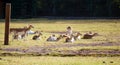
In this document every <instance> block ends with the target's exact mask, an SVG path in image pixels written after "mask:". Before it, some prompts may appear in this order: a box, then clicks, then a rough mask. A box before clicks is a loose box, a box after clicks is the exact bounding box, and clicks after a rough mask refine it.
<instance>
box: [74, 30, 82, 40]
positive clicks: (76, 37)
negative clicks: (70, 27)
mask: <svg viewBox="0 0 120 65" xmlns="http://www.w3.org/2000/svg"><path fill="white" fill-rule="evenodd" d="M81 35H82V34H81V33H79V32H78V33H76V35H74V39H75V40H80V39H81Z"/></svg>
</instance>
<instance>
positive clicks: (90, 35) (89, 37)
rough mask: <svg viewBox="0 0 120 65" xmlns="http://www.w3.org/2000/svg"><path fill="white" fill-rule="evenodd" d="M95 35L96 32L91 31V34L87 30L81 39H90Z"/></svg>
mask: <svg viewBox="0 0 120 65" xmlns="http://www.w3.org/2000/svg"><path fill="white" fill-rule="evenodd" d="M96 35H98V33H93V34H92V33H91V32H89V33H86V34H84V36H83V38H82V39H92V38H93V37H94V36H96Z"/></svg>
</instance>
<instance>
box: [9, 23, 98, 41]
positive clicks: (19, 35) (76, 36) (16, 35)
mask: <svg viewBox="0 0 120 65" xmlns="http://www.w3.org/2000/svg"><path fill="white" fill-rule="evenodd" d="M31 28H34V26H33V25H29V26H28V27H27V26H25V27H23V28H10V33H13V34H12V38H13V40H14V39H17V40H20V39H24V38H25V37H26V36H28V35H29V34H34V35H33V37H32V38H31V39H32V40H40V38H41V36H42V35H43V34H42V33H41V32H40V31H35V32H34V31H31ZM66 29H67V31H66V32H65V33H64V34H60V35H59V36H58V37H57V36H56V35H55V34H52V35H51V36H49V37H48V38H47V39H46V41H59V40H60V39H65V42H71V43H73V42H74V41H75V40H80V39H92V38H93V37H94V36H96V35H98V33H92V32H91V31H90V32H87V33H85V34H83V35H82V34H81V33H79V32H77V33H73V31H72V28H71V27H70V26H68V27H67V28H66Z"/></svg>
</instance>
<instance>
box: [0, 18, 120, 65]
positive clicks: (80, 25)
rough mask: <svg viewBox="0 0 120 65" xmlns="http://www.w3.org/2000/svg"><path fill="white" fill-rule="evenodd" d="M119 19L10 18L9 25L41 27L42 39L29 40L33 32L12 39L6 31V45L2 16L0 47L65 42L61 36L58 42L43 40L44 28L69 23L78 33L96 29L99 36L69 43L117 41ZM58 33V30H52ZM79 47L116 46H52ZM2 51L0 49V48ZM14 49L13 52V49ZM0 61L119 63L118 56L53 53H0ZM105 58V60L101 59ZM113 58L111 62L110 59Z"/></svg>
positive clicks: (23, 64)
mask: <svg viewBox="0 0 120 65" xmlns="http://www.w3.org/2000/svg"><path fill="white" fill-rule="evenodd" d="M119 21H120V20H47V19H14V20H12V22H11V23H10V27H15V28H17V27H24V26H26V25H28V24H33V25H34V26H35V28H34V29H32V30H33V31H36V30H40V31H43V32H42V33H43V36H42V40H37V41H33V40H31V38H32V36H33V35H29V36H28V37H27V38H26V41H24V40H19V41H17V40H14V41H12V40H11V38H12V36H11V35H10V36H9V38H10V42H9V44H10V45H7V46H4V45H3V44H4V27H5V26H4V20H0V48H11V47H14V48H17V47H22V48H23V49H26V48H28V47H30V46H35V45H39V46H43V45H46V46H47V45H56V44H65V43H64V39H62V40H60V41H59V42H46V38H45V37H48V36H50V35H51V34H50V33H48V32H46V31H59V32H62V31H66V27H67V26H71V27H72V29H73V31H79V32H81V33H82V34H84V33H86V31H93V32H97V33H98V34H100V35H101V36H97V37H94V38H93V39H90V40H84V39H81V40H77V41H75V42H74V43H71V44H78V43H82V44H92V43H96V44H97V43H107V42H110V43H113V44H114V43H120V40H119V39H120V22H119ZM56 35H58V34H56ZM56 49H57V50H79V49H97V50H104V49H118V50H120V46H94V47H93V46H88V47H85V46H84V47H67V48H55V49H53V50H56ZM0 52H4V51H0ZM13 53H14V52H13ZM15 53H16V52H15ZM0 58H1V59H0V65H119V64H120V63H119V62H120V57H119V56H118V57H81V56H75V57H53V56H0ZM103 61H105V63H103ZM111 61H113V63H110V62H111Z"/></svg>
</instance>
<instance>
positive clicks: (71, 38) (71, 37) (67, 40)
mask: <svg viewBox="0 0 120 65" xmlns="http://www.w3.org/2000/svg"><path fill="white" fill-rule="evenodd" d="M74 41H75V39H74V36H73V35H71V36H67V37H66V39H65V42H71V43H73V42H74Z"/></svg>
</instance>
